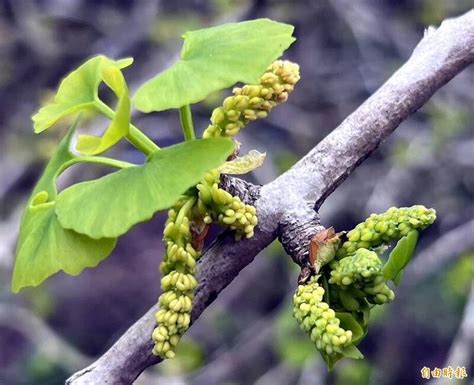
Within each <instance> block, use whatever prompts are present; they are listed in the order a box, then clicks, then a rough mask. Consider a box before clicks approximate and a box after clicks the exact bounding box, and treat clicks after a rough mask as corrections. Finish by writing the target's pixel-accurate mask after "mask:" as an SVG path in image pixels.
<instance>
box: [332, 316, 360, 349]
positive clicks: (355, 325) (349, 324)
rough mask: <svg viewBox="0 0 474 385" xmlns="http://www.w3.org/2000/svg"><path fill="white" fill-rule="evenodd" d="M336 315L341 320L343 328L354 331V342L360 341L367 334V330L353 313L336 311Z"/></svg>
mask: <svg viewBox="0 0 474 385" xmlns="http://www.w3.org/2000/svg"><path fill="white" fill-rule="evenodd" d="M336 317H337V318H339V320H340V321H341V323H340V326H341V328H343V329H345V330H351V331H352V343H354V344H356V343H358V342H360V341H361V339H362V338H363V337H364V335H365V331H364V328H363V327H362V326H361V325H360V323H359V322H358V321H357V319H356V318H355V317H354V316H353V315H352V314H351V313H346V312H336Z"/></svg>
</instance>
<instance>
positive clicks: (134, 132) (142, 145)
mask: <svg viewBox="0 0 474 385" xmlns="http://www.w3.org/2000/svg"><path fill="white" fill-rule="evenodd" d="M95 106H96V107H97V109H98V110H99V111H100V112H102V113H103V114H104V115H105V116H107V117H108V118H109V119H113V118H114V116H115V111H114V110H112V109H111V108H110V107H109V106H108V105H107V104H105V103H104V102H103V101H102V100H100V99H96V100H95ZM125 138H126V139H127V140H128V141H129V142H130V143H131V144H133V145H134V146H135V147H136V148H137V149H138V150H140V151H141V152H143V153H144V154H145V155H147V156H149V155H151V154H153V153H154V152H156V151H158V150H160V147H158V146H157V145H156V144H155V142H153V141H152V140H151V139H150V138H149V137H148V136H146V135H145V134H144V133H143V132H142V131H140V130H139V129H138V128H137V127H136V126H134V125H133V124H131V123H130V128H129V130H128V134H127V135H126V136H125Z"/></svg>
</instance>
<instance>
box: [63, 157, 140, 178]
mask: <svg viewBox="0 0 474 385" xmlns="http://www.w3.org/2000/svg"><path fill="white" fill-rule="evenodd" d="M77 163H95V164H100V165H103V166H110V167H115V168H129V167H134V166H136V164H133V163H129V162H124V161H122V160H118V159H112V158H106V157H104V156H78V157H75V158H73V159H71V160H69V161H68V162H66V163H63V165H62V166H61V168H60V169H59V171H58V175H59V174H61V173H63V172H64V171H65V170H66V169H68V168H69V167H71V166H73V165H75V164H77Z"/></svg>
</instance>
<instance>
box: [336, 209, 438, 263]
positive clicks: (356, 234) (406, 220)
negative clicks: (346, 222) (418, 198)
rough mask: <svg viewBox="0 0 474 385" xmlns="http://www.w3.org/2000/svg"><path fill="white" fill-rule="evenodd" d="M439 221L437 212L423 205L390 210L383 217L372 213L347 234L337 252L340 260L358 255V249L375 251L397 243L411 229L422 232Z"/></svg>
mask: <svg viewBox="0 0 474 385" xmlns="http://www.w3.org/2000/svg"><path fill="white" fill-rule="evenodd" d="M435 219H436V212H435V210H434V209H428V208H426V207H425V206H422V205H416V206H412V207H402V208H396V207H391V208H390V209H388V210H387V211H386V212H385V213H383V214H372V215H371V216H370V217H369V218H367V219H366V221H365V222H363V223H359V224H358V225H357V226H356V227H355V228H354V229H353V230H351V231H349V233H347V239H348V240H347V241H346V242H344V243H343V245H342V247H341V248H340V249H339V250H338V253H337V256H338V257H339V258H342V257H345V256H347V255H350V254H352V253H355V252H356V251H357V250H358V249H361V248H365V249H374V248H376V247H379V246H381V245H382V244H387V243H390V242H392V241H395V240H398V239H400V238H402V237H403V236H405V235H407V234H408V233H409V232H410V231H411V230H423V229H424V228H426V227H428V226H429V225H431V224H432V223H433V222H434V221H435Z"/></svg>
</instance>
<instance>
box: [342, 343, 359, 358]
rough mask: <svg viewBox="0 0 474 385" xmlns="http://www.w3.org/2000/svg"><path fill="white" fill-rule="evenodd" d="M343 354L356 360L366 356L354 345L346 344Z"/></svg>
mask: <svg viewBox="0 0 474 385" xmlns="http://www.w3.org/2000/svg"><path fill="white" fill-rule="evenodd" d="M342 354H343V355H344V357H347V358H352V359H354V360H360V359H362V358H364V355H363V354H362V353H361V351H360V350H359V349H357V348H356V347H355V346H354V345H349V346H346V347H345V348H344V349H343V350H342Z"/></svg>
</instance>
